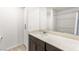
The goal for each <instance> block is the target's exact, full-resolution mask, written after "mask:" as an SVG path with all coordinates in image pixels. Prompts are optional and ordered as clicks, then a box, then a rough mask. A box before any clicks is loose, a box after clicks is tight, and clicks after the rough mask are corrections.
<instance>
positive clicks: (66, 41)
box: [30, 31, 79, 51]
mask: <svg viewBox="0 0 79 59" xmlns="http://www.w3.org/2000/svg"><path fill="white" fill-rule="evenodd" d="M30 35H33V36H34V37H37V38H39V39H40V40H42V41H44V42H47V43H49V44H51V45H53V46H55V47H57V48H59V49H62V50H64V51H79V36H74V35H71V34H66V33H60V32H53V31H48V32H47V33H46V34H43V33H42V32H41V31H34V32H31V33H30Z"/></svg>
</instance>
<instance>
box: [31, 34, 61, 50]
mask: <svg viewBox="0 0 79 59" xmlns="http://www.w3.org/2000/svg"><path fill="white" fill-rule="evenodd" d="M29 51H61V49H59V48H57V47H55V46H53V45H50V44H48V43H47V42H44V41H42V40H40V39H38V38H36V37H34V36H32V35H29Z"/></svg>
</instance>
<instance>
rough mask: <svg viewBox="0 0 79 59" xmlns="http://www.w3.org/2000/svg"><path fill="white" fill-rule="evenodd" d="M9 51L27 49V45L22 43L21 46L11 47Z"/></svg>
mask: <svg viewBox="0 0 79 59" xmlns="http://www.w3.org/2000/svg"><path fill="white" fill-rule="evenodd" d="M8 51H26V46H25V45H24V44H22V45H20V46H17V47H14V48H12V49H9V50H8Z"/></svg>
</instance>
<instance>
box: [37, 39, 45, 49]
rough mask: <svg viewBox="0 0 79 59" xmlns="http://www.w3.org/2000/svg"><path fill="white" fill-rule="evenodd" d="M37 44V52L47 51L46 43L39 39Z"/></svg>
mask: <svg viewBox="0 0 79 59" xmlns="http://www.w3.org/2000/svg"><path fill="white" fill-rule="evenodd" d="M36 44H37V47H36V50H37V51H45V42H43V41H41V40H39V39H37V40H36Z"/></svg>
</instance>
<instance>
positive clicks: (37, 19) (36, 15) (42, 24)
mask: <svg viewBox="0 0 79 59" xmlns="http://www.w3.org/2000/svg"><path fill="white" fill-rule="evenodd" d="M26 9H27V16H26V17H27V19H26V20H27V23H28V31H34V30H39V29H47V9H46V8H39V7H29V8H26Z"/></svg>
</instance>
